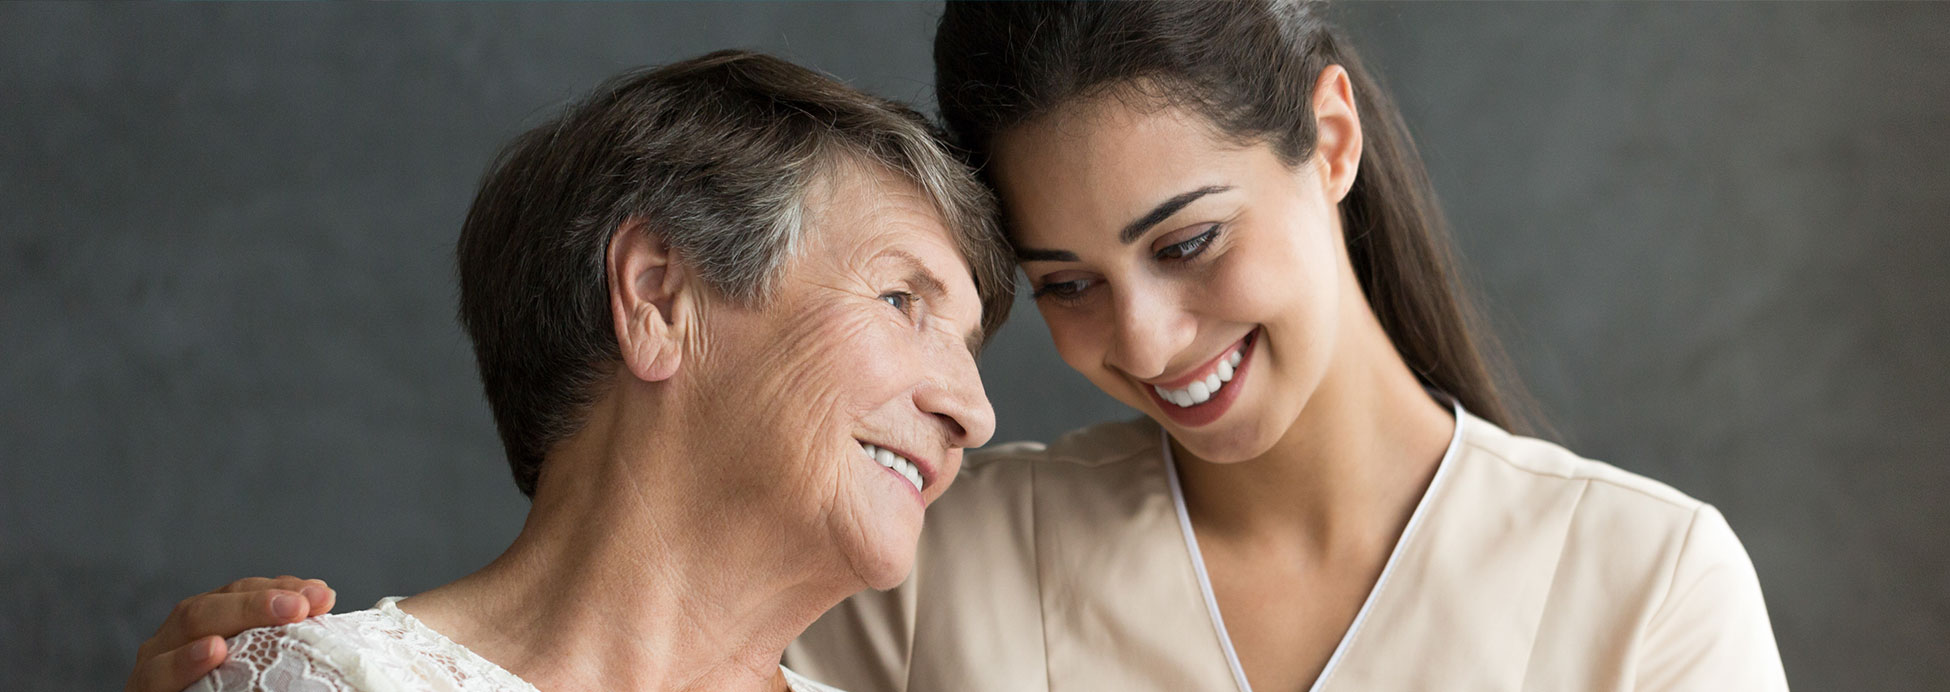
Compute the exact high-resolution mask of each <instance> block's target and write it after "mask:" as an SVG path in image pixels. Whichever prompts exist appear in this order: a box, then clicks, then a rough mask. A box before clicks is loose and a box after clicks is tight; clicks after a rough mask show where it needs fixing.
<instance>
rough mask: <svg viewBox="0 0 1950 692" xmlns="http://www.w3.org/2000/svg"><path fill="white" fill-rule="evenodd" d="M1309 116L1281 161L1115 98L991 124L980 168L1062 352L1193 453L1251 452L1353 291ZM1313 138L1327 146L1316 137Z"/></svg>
mask: <svg viewBox="0 0 1950 692" xmlns="http://www.w3.org/2000/svg"><path fill="white" fill-rule="evenodd" d="M1328 125H1330V127H1327V128H1324V129H1323V133H1322V145H1321V146H1320V147H1317V151H1316V153H1315V154H1314V155H1313V156H1312V157H1311V158H1309V159H1306V160H1303V161H1301V162H1300V163H1299V164H1298V165H1295V166H1288V165H1287V164H1286V163H1284V162H1282V161H1281V160H1280V158H1279V157H1278V156H1277V155H1276V154H1275V152H1274V151H1273V149H1272V148H1271V147H1270V146H1269V145H1265V144H1259V145H1251V146H1241V145H1240V144H1238V143H1236V142H1233V141H1230V140H1228V139H1226V138H1225V137H1223V136H1221V135H1218V134H1217V133H1216V132H1215V131H1214V130H1213V129H1212V127H1211V126H1210V125H1209V124H1208V122H1207V121H1206V120H1204V119H1203V118H1201V117H1200V116H1198V115H1196V114H1194V113H1192V112H1189V111H1186V110H1182V109H1178V108H1173V107H1152V108H1144V107H1136V106H1134V105H1132V104H1131V103H1130V102H1129V101H1127V100H1124V99H1118V98H1103V99H1097V100H1094V101H1087V102H1080V103H1076V104H1072V105H1071V106H1069V107H1066V108H1064V109H1062V110H1059V111H1057V112H1055V113H1053V114H1051V115H1050V116H1048V117H1044V118H1041V119H1039V120H1036V121H1033V122H1031V123H1029V124H1028V125H1025V126H1023V127H1020V128H1017V129H1015V130H1011V131H1009V132H1006V133H1004V134H1003V135H1002V136H1001V137H999V138H998V139H997V141H996V146H995V150H994V163H995V166H996V168H995V171H994V172H995V180H996V183H997V187H998V188H999V191H1000V194H1001V196H1002V199H1003V201H1004V205H1005V206H1006V208H1007V209H1008V214H1009V220H1010V223H1011V225H1012V229H1013V232H1014V234H1015V236H1014V240H1015V242H1016V244H1017V247H1018V248H1019V253H1020V255H1019V256H1020V259H1021V261H1022V266H1023V268H1024V270H1025V271H1026V273H1027V274H1028V276H1029V281H1030V284H1031V286H1032V288H1033V289H1034V290H1035V292H1036V293H1035V295H1036V305H1037V308H1038V309H1039V310H1040V311H1041V313H1042V315H1043V319H1044V321H1045V322H1047V323H1048V324H1049V329H1050V334H1051V335H1052V336H1053V337H1054V338H1055V341H1056V348H1057V350H1058V351H1059V352H1060V353H1061V354H1062V357H1063V359H1064V360H1065V361H1066V362H1068V363H1069V364H1070V366H1071V367H1073V368H1076V369H1077V370H1078V371H1079V372H1082V373H1083V374H1084V375H1085V376H1087V377H1089V378H1090V379H1091V381H1093V382H1095V383H1096V384H1097V386H1098V387H1101V388H1102V389H1103V390H1104V391H1105V392H1108V393H1110V394H1111V395H1112V396H1114V397H1116V398H1118V399H1119V400H1121V401H1123V402H1124V403H1126V404H1129V405H1130V406H1133V407H1135V408H1137V409H1138V410H1141V411H1144V412H1145V413H1146V414H1148V415H1150V416H1151V418H1153V419H1155V420H1157V421H1158V422H1159V423H1160V424H1162V425H1164V426H1165V427H1166V429H1167V430H1169V431H1170V432H1171V434H1172V436H1173V437H1174V438H1175V439H1177V440H1178V441H1179V443H1180V444H1182V445H1184V446H1185V447H1186V448H1187V449H1188V450H1190V451H1191V452H1192V453H1194V454H1196V455H1198V456H1199V457H1200V458H1203V459H1206V460H1209V461H1216V462H1229V461H1241V460H1245V459H1251V458H1254V457H1256V456H1258V455H1260V454H1263V453H1265V452H1266V451H1267V450H1268V449H1269V448H1271V447H1272V446H1273V444H1274V443H1276V442H1277V441H1279V439H1280V438H1281V436H1282V435H1284V434H1285V433H1286V431H1287V430H1288V429H1289V428H1290V427H1292V425H1293V423H1294V421H1295V420H1296V418H1297V417H1298V416H1299V415H1300V414H1301V411H1302V409H1303V408H1304V407H1305V406H1306V404H1307V402H1308V400H1309V397H1310V395H1311V393H1312V392H1313V391H1314V389H1315V387H1316V386H1317V385H1318V383H1319V382H1320V381H1321V379H1322V377H1323V375H1324V374H1325V373H1326V372H1327V371H1328V368H1329V365H1330V363H1332V362H1333V361H1334V359H1335V350H1336V349H1335V344H1336V338H1337V333H1338V332H1339V330H1341V329H1342V328H1343V324H1344V319H1345V315H1346V313H1347V312H1348V311H1349V310H1350V309H1363V308H1365V303H1364V302H1363V301H1362V298H1361V296H1360V295H1359V289H1358V288H1357V285H1356V283H1355V281H1354V279H1353V276H1352V272H1351V271H1349V269H1348V263H1347V259H1346V253H1345V250H1344V249H1343V245H1342V241H1341V229H1340V222H1339V213H1338V210H1337V207H1336V204H1337V203H1338V201H1339V200H1340V198H1341V197H1342V196H1343V195H1344V194H1345V193H1346V189H1347V187H1348V186H1349V185H1351V181H1352V168H1353V167H1352V165H1344V166H1343V167H1344V168H1346V170H1345V171H1342V170H1339V169H1337V168H1336V166H1335V163H1336V161H1335V157H1336V156H1341V155H1344V154H1345V153H1347V152H1345V151H1342V149H1345V148H1346V146H1347V145H1348V144H1349V143H1350V141H1351V144H1352V147H1353V159H1352V160H1353V161H1358V160H1359V128H1358V125H1355V126H1353V129H1352V131H1351V134H1350V133H1349V132H1347V131H1345V128H1343V129H1342V130H1333V129H1332V128H1331V123H1330V124H1328ZM1330 146H1335V147H1340V148H1338V149H1330V148H1329V147H1330Z"/></svg>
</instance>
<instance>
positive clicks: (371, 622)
mask: <svg viewBox="0 0 1950 692" xmlns="http://www.w3.org/2000/svg"><path fill="white" fill-rule="evenodd" d="M398 600H400V599H399V598H397V597H395V598H387V599H384V600H381V601H380V602H379V603H378V604H377V605H374V606H373V607H372V608H371V609H370V610H360V611H356V612H351V613H343V614H339V615H326V616H322V617H315V618H312V619H310V620H305V621H303V622H298V623H294V624H290V625H283V626H279V627H260V628H258V629H254V630H248V631H245V632H244V633H243V634H239V635H237V636H235V637H231V638H230V657H229V658H228V659H227V660H225V661H224V662H223V665H222V666H219V667H218V668H217V669H216V671H214V672H212V673H210V675H209V676H207V677H205V678H203V679H202V680H199V681H197V683H196V684H195V685H192V686H190V688H189V689H190V692H408V691H412V692H536V690H535V687H534V686H533V685H530V684H528V683H527V682H526V681H523V680H522V679H521V678H518V677H515V675H514V674H513V673H510V672H508V671H506V670H503V669H502V668H501V667H500V666H497V665H494V664H493V663H490V662H489V661H488V660H487V659H485V658H481V657H480V656H479V655H476V654H475V653H474V652H472V651H469V650H467V647H464V646H461V645H459V644H456V643H454V641H453V640H451V639H448V638H446V637H445V636H442V635H441V634H440V633H439V632H435V631H433V629H432V628H430V627H427V626H426V625H425V624H422V623H421V622H420V620H419V619H418V618H415V617H413V616H412V615H408V614H407V613H406V611H403V610H400V609H399V606H397V605H394V603H395V602H396V601H398ZM782 670H784V672H785V680H786V684H787V685H789V686H790V687H791V688H792V691H793V692H839V690H835V689H833V688H831V687H827V686H825V685H821V684H819V683H817V682H813V681H811V680H807V679H806V678H804V677H801V676H800V675H799V674H797V673H794V672H792V671H791V670H785V669H782Z"/></svg>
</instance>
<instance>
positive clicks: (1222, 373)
mask: <svg viewBox="0 0 1950 692" xmlns="http://www.w3.org/2000/svg"><path fill="white" fill-rule="evenodd" d="M1243 359H1244V356H1242V355H1240V353H1239V352H1238V351H1233V352H1232V353H1231V354H1229V355H1227V356H1226V357H1224V358H1220V359H1219V365H1218V367H1215V368H1213V370H1212V372H1210V373H1206V375H1205V379H1203V380H1194V381H1192V383H1191V384H1189V385H1186V386H1185V388H1184V389H1165V388H1164V387H1159V386H1156V385H1153V386H1152V387H1151V390H1152V391H1155V392H1157V393H1158V398H1160V399H1164V400H1165V401H1169V402H1171V403H1173V404H1177V405H1178V406H1179V407H1181V408H1185V407H1191V406H1197V405H1199V404H1203V403H1205V402H1207V401H1211V400H1212V397H1213V396H1215V395H1217V394H1218V393H1219V390H1220V389H1221V388H1223V387H1225V384H1226V383H1227V382H1231V381H1232V376H1233V375H1235V374H1237V373H1238V369H1239V361H1241V360H1243Z"/></svg>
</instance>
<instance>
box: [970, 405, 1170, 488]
mask: <svg viewBox="0 0 1950 692" xmlns="http://www.w3.org/2000/svg"><path fill="white" fill-rule="evenodd" d="M1158 444H1159V437H1158V424H1157V423H1153V422H1151V420H1150V419H1148V418H1142V417H1139V418H1136V419H1133V420H1127V421H1111V422H1106V423H1098V424H1096V425H1091V426H1088V427H1083V428H1078V429H1076V430H1072V431H1070V432H1067V433H1064V434H1063V436H1062V437H1059V438H1057V439H1056V441H1055V442H1051V443H1047V444H1046V443H1042V442H1027V441H1025V442H1010V443H1006V444H1001V445H995V446H992V447H989V448H986V449H983V450H981V451H978V452H974V453H971V454H969V455H968V458H967V459H966V460H965V461H964V462H963V464H962V473H963V474H964V475H975V476H982V475H1007V474H1011V473H1020V472H1022V471H1024V470H1027V469H1028V468H1029V467H1030V466H1036V465H1043V466H1046V467H1048V468H1050V469H1051V470H1067V469H1101V468H1106V467H1112V468H1114V467H1116V466H1118V465H1120V464H1123V463H1127V462H1130V461H1133V460H1136V459H1142V458H1144V457H1146V456H1155V455H1156V454H1157V452H1158Z"/></svg>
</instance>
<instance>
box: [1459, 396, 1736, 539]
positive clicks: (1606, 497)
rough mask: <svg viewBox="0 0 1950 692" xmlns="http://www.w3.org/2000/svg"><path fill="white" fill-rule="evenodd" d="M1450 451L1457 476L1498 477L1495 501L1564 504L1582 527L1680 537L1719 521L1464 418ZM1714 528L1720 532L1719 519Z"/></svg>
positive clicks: (1650, 486) (1550, 448)
mask: <svg viewBox="0 0 1950 692" xmlns="http://www.w3.org/2000/svg"><path fill="white" fill-rule="evenodd" d="M1458 444H1459V447H1458V449H1457V451H1456V454H1457V457H1458V458H1457V460H1456V461H1457V463H1458V465H1459V467H1460V468H1459V470H1458V475H1462V476H1467V475H1477V476H1495V477H1505V479H1504V480H1503V482H1501V483H1499V488H1498V489H1499V490H1500V491H1502V492H1500V493H1498V494H1500V495H1503V496H1502V497H1499V498H1496V499H1497V500H1498V501H1502V502H1515V503H1518V504H1520V505H1521V504H1529V505H1540V506H1549V505H1557V504H1559V503H1561V502H1564V501H1566V500H1567V499H1568V500H1569V501H1570V502H1571V508H1572V509H1574V511H1575V513H1576V516H1577V518H1578V519H1579V520H1580V521H1582V522H1585V523H1595V524H1597V525H1598V526H1599V527H1601V528H1606V529H1612V530H1621V531H1622V530H1633V531H1636V532H1652V533H1657V534H1660V535H1664V536H1666V537H1669V538H1678V537H1682V536H1683V535H1684V534H1686V533H1687V532H1689V531H1691V530H1693V528H1694V525H1695V522H1697V521H1700V520H1701V518H1702V517H1706V518H1708V519H1709V520H1710V519H1713V518H1717V517H1718V516H1719V515H1718V513H1717V512H1716V511H1714V510H1713V508H1712V506H1710V505H1708V504H1706V503H1704V502H1701V501H1700V500H1698V499H1695V498H1693V497H1692V496H1690V495H1687V494H1686V493H1683V492H1680V491H1679V490H1678V489H1676V488H1673V487H1672V486H1670V485H1666V484H1665V483H1661V482H1659V481H1657V480H1653V479H1651V478H1647V477H1645V476H1641V475H1639V474H1636V473H1632V472H1630V471H1626V470H1624V469H1621V468H1618V467H1616V466H1613V465H1611V464H1608V463H1605V462H1602V461H1597V460H1594V459H1587V458H1585V457H1582V456H1579V455H1578V454H1576V453H1573V452H1572V451H1570V450H1568V449H1565V448H1564V447H1562V446H1559V445H1557V444H1555V443H1552V442H1548V441H1545V440H1540V439H1537V438H1533V437H1525V436H1522V435H1515V434H1512V433H1509V432H1507V431H1505V430H1503V429H1502V428H1499V427H1497V426H1496V425H1495V424H1493V423H1490V422H1489V421H1485V420H1482V419H1480V418H1476V417H1474V416H1468V415H1467V414H1465V420H1464V429H1463V431H1462V434H1461V439H1460V441H1459V443H1458ZM1462 485H1464V486H1465V491H1468V490H1470V489H1472V488H1470V487H1469V484H1468V482H1467V481H1464V483H1462ZM1473 489H1476V490H1488V489H1489V488H1485V487H1480V486H1479V487H1476V488H1473ZM1708 523H1711V522H1710V521H1709V522H1708ZM1719 523H1720V525H1721V526H1724V525H1725V521H1724V520H1720V521H1719Z"/></svg>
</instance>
